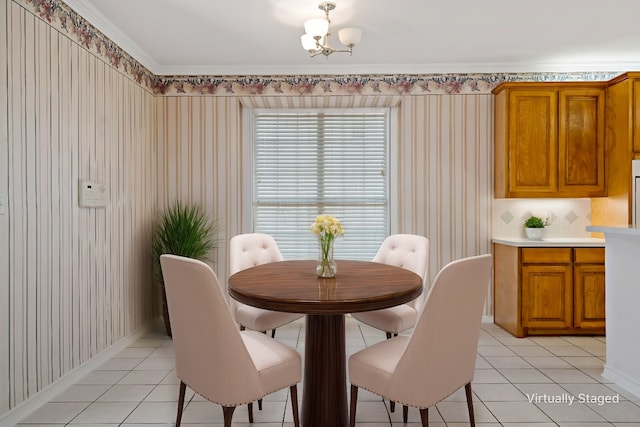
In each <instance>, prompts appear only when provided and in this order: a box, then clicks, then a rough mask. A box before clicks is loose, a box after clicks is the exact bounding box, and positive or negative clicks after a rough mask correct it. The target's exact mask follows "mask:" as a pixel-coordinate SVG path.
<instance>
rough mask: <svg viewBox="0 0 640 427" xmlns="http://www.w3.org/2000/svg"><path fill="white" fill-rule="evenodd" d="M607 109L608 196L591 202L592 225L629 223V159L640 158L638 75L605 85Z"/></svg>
mask: <svg viewBox="0 0 640 427" xmlns="http://www.w3.org/2000/svg"><path fill="white" fill-rule="evenodd" d="M606 97H607V102H606V104H607V106H606V123H607V126H606V136H605V140H606V148H605V150H606V161H607V163H606V173H607V177H606V180H607V197H603V198H594V199H592V200H591V223H592V224H598V225H620V224H630V223H631V188H632V187H631V160H632V159H633V158H640V73H639V72H629V73H625V74H622V75H620V76H618V77H616V78H615V79H613V80H611V81H609V82H608V87H607V95H606Z"/></svg>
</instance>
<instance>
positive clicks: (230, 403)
mask: <svg viewBox="0 0 640 427" xmlns="http://www.w3.org/2000/svg"><path fill="white" fill-rule="evenodd" d="M160 264H161V266H162V274H163V277H164V284H165V288H166V292H167V303H168V306H169V316H170V317H171V327H172V332H173V343H174V347H175V352H176V375H177V377H178V378H179V379H180V391H179V395H178V414H177V418H176V426H177V427H179V426H180V422H181V419H182V411H183V407H184V396H185V391H186V387H187V385H188V386H189V387H190V388H191V389H192V390H194V391H195V392H196V393H198V394H200V395H201V396H203V397H204V398H206V399H207V400H209V401H211V402H215V403H218V404H220V405H222V411H223V415H224V426H225V427H231V419H232V417H233V412H234V410H235V408H236V406H239V405H243V404H245V403H247V404H248V411H249V422H251V423H252V422H253V403H252V402H254V401H256V400H258V399H262V398H263V397H264V396H266V395H267V394H269V393H272V392H274V391H277V390H280V389H283V388H285V387H289V390H290V392H291V402H292V410H293V420H294V424H295V425H296V426H298V424H299V421H298V398H297V384H298V383H299V382H300V380H301V378H302V360H301V357H300V353H298V352H297V351H295V350H293V349H291V348H289V347H287V346H286V345H284V344H282V343H280V342H278V341H276V340H274V339H272V338H269V337H268V336H266V335H265V334H262V333H260V332H257V331H244V332H241V331H239V330H238V327H237V326H236V324H235V322H234V320H233V318H232V316H231V313H230V312H229V309H228V307H227V303H226V299H225V297H224V293H223V292H222V290H221V289H220V283H219V282H218V277H217V276H216V274H215V272H214V271H213V270H212V269H211V267H209V266H208V265H207V264H205V263H203V262H201V261H198V260H195V259H191V258H185V257H180V256H177V255H161V256H160Z"/></svg>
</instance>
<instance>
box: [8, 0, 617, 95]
mask: <svg viewBox="0 0 640 427" xmlns="http://www.w3.org/2000/svg"><path fill="white" fill-rule="evenodd" d="M13 1H20V2H22V3H23V4H25V5H26V6H27V7H28V8H30V9H31V10H32V11H33V13H34V14H36V15H37V16H39V17H40V18H41V19H43V20H45V21H47V22H48V23H49V24H50V25H52V26H54V27H55V28H57V29H58V30H60V31H63V32H66V33H67V34H70V35H72V36H74V37H75V39H76V41H77V42H78V43H79V44H80V45H81V46H83V47H84V48H85V49H87V50H88V51H90V52H93V53H94V54H96V55H98V56H100V57H102V58H103V59H104V60H105V61H106V62H108V63H109V64H110V65H111V66H112V67H114V68H116V69H118V70H119V71H121V72H123V73H125V74H126V75H128V76H130V77H131V78H132V79H134V80H135V81H136V82H137V83H138V84H140V85H141V86H143V87H144V88H146V89H147V90H149V91H151V92H152V93H154V94H155V95H177V94H179V95H217V96H246V95H250V96H254V95H287V96H291V95H300V96H302V95H381V94H384V95H389V94H394V95H423V94H434V95H437V94H446V95H452V94H471V93H477V94H481V93H489V92H491V90H492V89H493V88H494V87H496V86H497V85H498V84H500V83H502V82H507V81H508V82H515V81H519V82H524V81H528V82H542V81H545V82H549V81H552V82H553V81H558V82H559V81H606V80H610V79H612V78H613V77H615V76H617V75H619V74H622V73H623V72H625V71H609V72H605V71H603V72H565V73H557V72H539V73H470V74H458V73H443V74H388V75H379V74H370V75H369V74H366V75H364V74H363V75H355V74H354V75H351V74H348V75H290V76H285V75H278V76H261V75H249V76H213V75H209V76H205V75H200V76H159V75H155V74H153V73H152V72H151V71H149V70H148V69H147V68H146V67H144V66H143V65H142V64H140V63H139V62H138V61H137V60H136V59H135V58H133V57H132V56H131V55H129V54H128V53H127V52H125V51H124V50H123V49H122V48H121V47H120V46H118V45H117V44H115V43H114V42H113V41H111V40H110V39H109V38H108V37H106V36H105V35H104V34H102V33H101V32H100V31H99V30H98V29H96V28H95V27H94V26H92V25H91V24H90V23H89V22H88V21H87V20H86V19H84V18H83V17H82V16H80V15H79V14H77V13H76V12H75V11H74V10H73V9H71V8H70V7H69V6H68V5H67V4H65V3H63V2H62V1H59V0H13Z"/></svg>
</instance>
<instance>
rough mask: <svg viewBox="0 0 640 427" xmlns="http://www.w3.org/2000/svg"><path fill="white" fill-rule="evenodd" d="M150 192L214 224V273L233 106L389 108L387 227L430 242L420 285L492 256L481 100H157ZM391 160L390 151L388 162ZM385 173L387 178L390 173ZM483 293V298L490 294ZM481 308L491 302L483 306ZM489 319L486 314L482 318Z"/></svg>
mask: <svg viewBox="0 0 640 427" xmlns="http://www.w3.org/2000/svg"><path fill="white" fill-rule="evenodd" d="M156 102H157V104H158V116H157V117H158V121H159V133H158V144H159V145H158V146H159V150H158V162H159V165H161V166H160V167H159V174H160V176H161V177H162V178H160V179H159V180H158V194H159V202H160V204H162V203H164V202H165V201H170V200H173V199H175V198H180V199H185V200H192V201H198V202H199V203H201V204H202V205H203V206H205V207H206V208H207V210H208V211H209V212H212V213H214V214H215V217H216V218H218V219H219V220H220V221H221V226H222V233H221V235H220V237H221V242H220V244H221V246H220V250H218V251H217V254H216V257H215V265H216V270H217V271H218V273H219V276H220V277H221V278H222V277H226V275H225V271H226V266H227V261H226V253H227V249H228V248H227V243H228V239H229V238H230V237H231V236H233V235H235V234H237V233H243V232H250V231H251V230H249V229H248V228H247V225H246V224H243V216H244V215H245V213H246V212H245V211H244V209H246V207H245V206H243V204H242V197H241V195H242V190H243V186H242V185H243V173H244V171H245V169H246V168H245V166H244V164H243V155H242V153H243V144H247V141H245V140H243V137H242V135H241V114H240V113H239V111H240V109H241V108H252V107H257V108H258V107H259V108H332V107H333V108H348V107H358V108H359V107H363V106H371V107H380V106H394V105H397V106H398V115H399V120H398V129H397V136H396V137H395V138H394V139H396V140H397V146H396V147H394V148H392V150H391V152H392V153H395V158H392V159H391V163H392V164H393V166H392V167H391V169H392V171H393V170H394V169H395V171H396V172H397V176H391V194H392V200H393V202H392V203H393V204H394V205H395V208H396V209H395V212H394V213H393V218H392V230H393V232H397V233H416V234H421V235H424V236H426V237H428V238H429V240H430V242H431V252H430V264H429V274H428V278H429V281H431V280H432V279H433V278H435V275H436V274H437V272H438V271H439V270H440V268H442V267H443V266H444V265H445V264H447V263H448V262H449V261H452V260H454V259H459V258H462V257H465V256H471V255H478V254H484V253H489V252H490V251H491V244H490V237H491V233H490V229H491V197H492V188H493V187H492V176H493V167H492V158H493V151H492V143H491V141H492V138H493V127H492V117H493V115H492V112H493V101H492V96H491V95H490V94H480V95H421V96H405V97H397V96H388V97H385V96H376V97H367V96H350V97H346V96H336V97H330V96H326V97H294V98H290V97H282V96H280V97H252V98H233V97H212V96H188V97H187V96H184V97H159V98H157V101H156ZM393 155H394V154H392V156H393ZM392 175H393V172H392ZM489 296H491V295H490V294H489ZM487 310H490V304H489V305H488V307H487ZM487 312H489V311H487Z"/></svg>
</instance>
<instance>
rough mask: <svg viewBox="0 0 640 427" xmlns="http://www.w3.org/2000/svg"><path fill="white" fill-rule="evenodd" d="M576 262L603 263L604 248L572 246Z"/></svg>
mask: <svg viewBox="0 0 640 427" xmlns="http://www.w3.org/2000/svg"><path fill="white" fill-rule="evenodd" d="M573 250H574V262H575V263H576V264H604V248H574V249H573Z"/></svg>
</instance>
